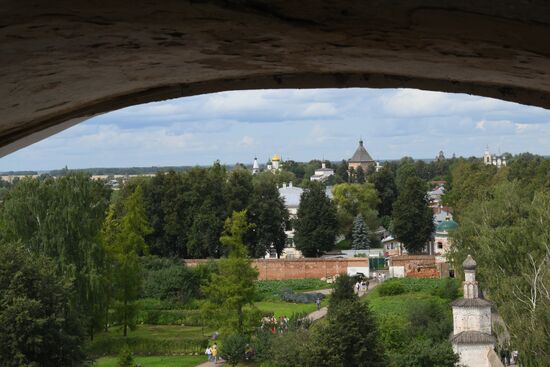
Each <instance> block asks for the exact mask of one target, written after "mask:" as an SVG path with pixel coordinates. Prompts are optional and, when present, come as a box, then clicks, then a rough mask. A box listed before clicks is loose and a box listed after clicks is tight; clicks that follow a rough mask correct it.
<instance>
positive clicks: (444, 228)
mask: <svg viewBox="0 0 550 367" xmlns="http://www.w3.org/2000/svg"><path fill="white" fill-rule="evenodd" d="M457 228H458V223H457V222H455V221H454V220H452V219H449V218H447V219H445V220H444V221H443V222H441V223H439V224H438V225H437V227H435V231H436V232H449V231H450V230H453V229H457Z"/></svg>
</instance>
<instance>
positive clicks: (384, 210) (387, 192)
mask: <svg viewBox="0 0 550 367" xmlns="http://www.w3.org/2000/svg"><path fill="white" fill-rule="evenodd" d="M370 181H371V182H372V183H373V184H374V188H375V189H376V191H377V192H378V199H379V202H378V205H377V209H378V214H379V215H380V216H381V217H388V218H389V217H391V215H392V210H393V203H394V202H395V199H397V186H396V185H395V177H394V175H393V172H392V171H391V168H390V167H389V166H384V167H382V169H380V171H378V172H376V173H374V174H373V175H372V176H370Z"/></svg>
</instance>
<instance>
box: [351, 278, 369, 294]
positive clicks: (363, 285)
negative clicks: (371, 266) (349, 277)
mask: <svg viewBox="0 0 550 367" xmlns="http://www.w3.org/2000/svg"><path fill="white" fill-rule="evenodd" d="M368 289H369V280H368V279H364V280H361V281H357V283H355V287H354V290H355V293H357V294H360V293H365V292H366V291H368Z"/></svg>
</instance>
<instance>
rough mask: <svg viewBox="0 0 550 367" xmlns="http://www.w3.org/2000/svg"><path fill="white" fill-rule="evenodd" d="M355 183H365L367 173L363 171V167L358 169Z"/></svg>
mask: <svg viewBox="0 0 550 367" xmlns="http://www.w3.org/2000/svg"><path fill="white" fill-rule="evenodd" d="M355 182H356V183H358V184H362V183H365V171H363V167H361V166H359V167H357V171H356V174H355Z"/></svg>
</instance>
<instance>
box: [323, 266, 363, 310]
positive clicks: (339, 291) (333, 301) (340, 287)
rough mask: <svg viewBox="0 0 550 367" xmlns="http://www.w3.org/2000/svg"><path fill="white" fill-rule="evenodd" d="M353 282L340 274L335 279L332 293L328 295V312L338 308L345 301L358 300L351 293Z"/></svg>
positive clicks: (350, 278)
mask: <svg viewBox="0 0 550 367" xmlns="http://www.w3.org/2000/svg"><path fill="white" fill-rule="evenodd" d="M354 285H355V281H354V279H353V278H352V277H350V276H349V275H347V274H345V273H344V274H340V276H339V277H338V278H336V282H335V284H334V291H333V292H332V294H331V295H330V300H329V310H331V311H332V310H334V309H336V308H338V307H340V303H342V302H345V301H356V300H357V299H358V297H357V295H356V294H355V292H354V291H353V287H354Z"/></svg>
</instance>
